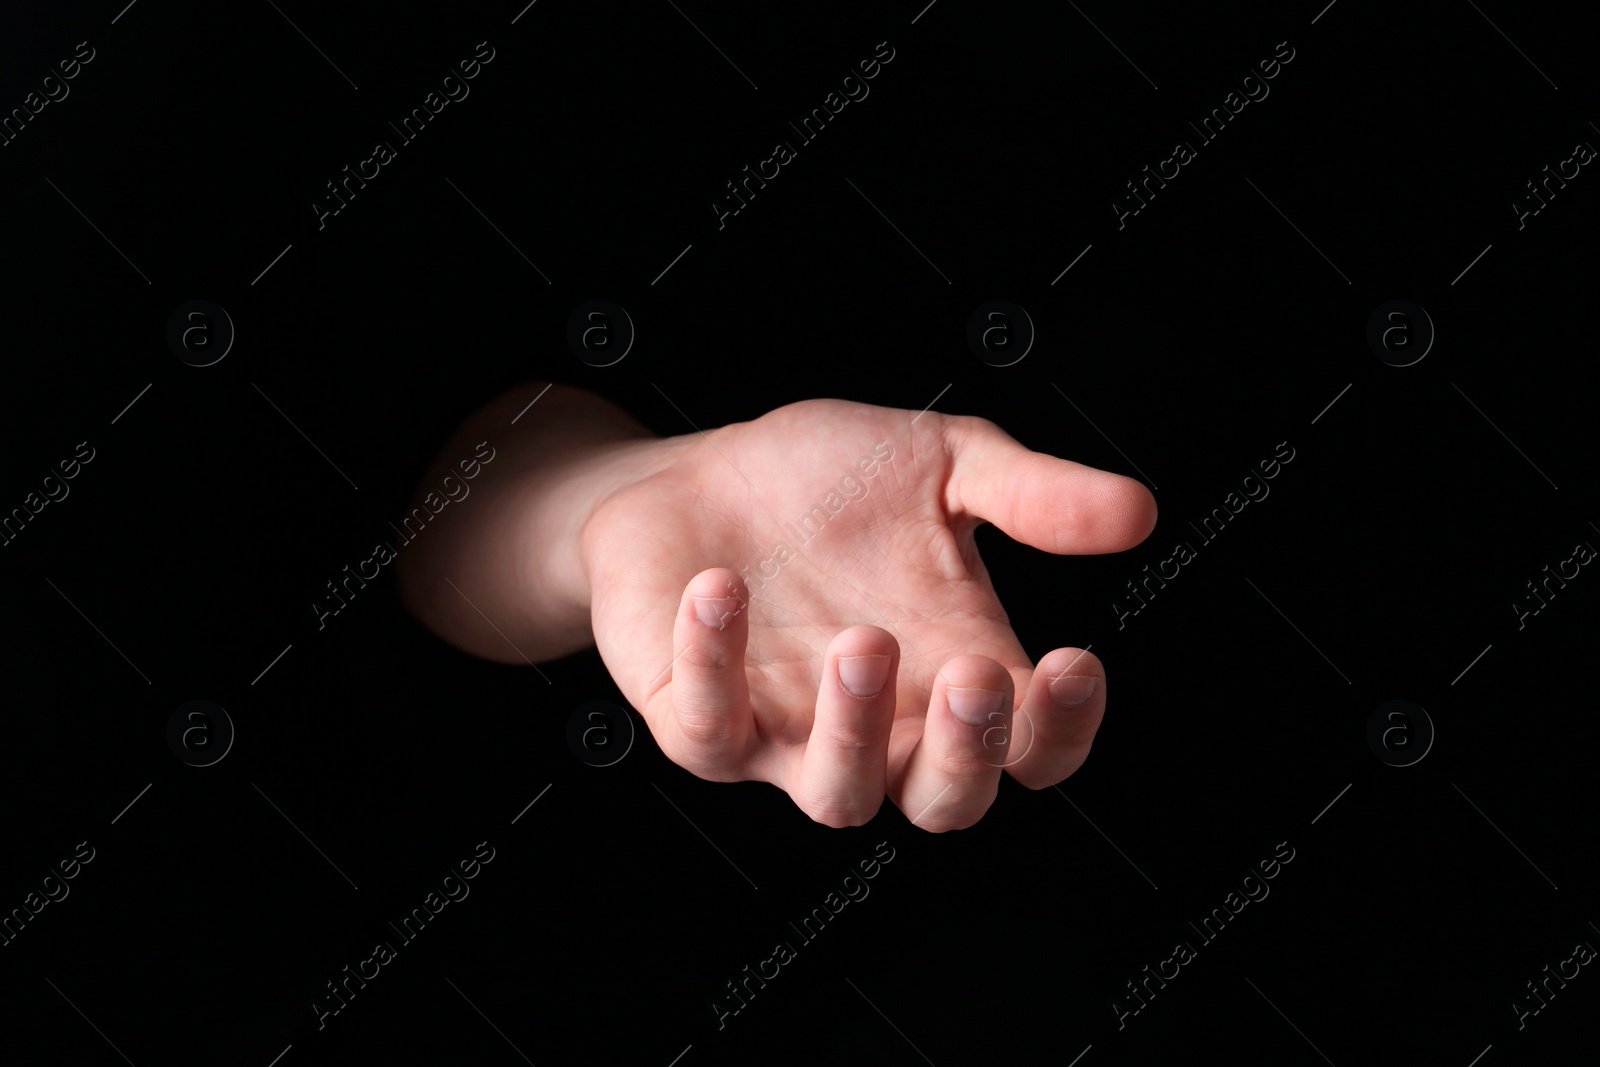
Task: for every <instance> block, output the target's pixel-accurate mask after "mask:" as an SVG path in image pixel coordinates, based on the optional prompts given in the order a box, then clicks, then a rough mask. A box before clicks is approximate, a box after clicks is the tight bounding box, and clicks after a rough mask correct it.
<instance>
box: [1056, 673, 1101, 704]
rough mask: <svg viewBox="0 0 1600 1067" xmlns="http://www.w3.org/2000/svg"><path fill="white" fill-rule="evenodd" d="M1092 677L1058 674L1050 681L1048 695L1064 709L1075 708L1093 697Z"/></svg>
mask: <svg viewBox="0 0 1600 1067" xmlns="http://www.w3.org/2000/svg"><path fill="white" fill-rule="evenodd" d="M1097 680H1098V679H1096V678H1095V677H1094V676H1093V675H1083V674H1058V675H1056V676H1055V677H1054V678H1052V679H1050V695H1051V696H1052V697H1054V698H1055V702H1056V703H1057V704H1060V705H1061V706H1062V707H1064V708H1075V707H1077V706H1078V705H1079V704H1082V703H1083V702H1084V701H1085V700H1088V699H1089V698H1090V697H1091V696H1093V695H1094V684H1095V682H1096V681H1097Z"/></svg>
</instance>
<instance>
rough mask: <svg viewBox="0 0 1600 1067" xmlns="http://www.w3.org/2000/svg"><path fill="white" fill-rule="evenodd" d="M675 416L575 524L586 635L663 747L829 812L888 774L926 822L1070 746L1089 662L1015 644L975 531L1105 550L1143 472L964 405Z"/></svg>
mask: <svg viewBox="0 0 1600 1067" xmlns="http://www.w3.org/2000/svg"><path fill="white" fill-rule="evenodd" d="M690 436H692V437H693V438H694V440H693V441H690V440H688V438H689V437H690ZM675 440H682V441H683V443H684V445H685V447H683V448H682V449H681V450H680V451H679V452H678V453H677V454H676V455H675V457H674V458H673V460H672V461H671V462H670V463H669V464H668V465H667V466H666V467H665V469H662V470H660V471H659V472H657V473H655V474H652V475H650V476H648V477H645V478H643V479H642V480H640V481H637V482H634V483H633V484H630V485H628V486H625V487H624V488H622V489H620V490H618V491H616V492H614V493H612V494H611V495H610V496H609V497H608V498H607V499H606V500H604V501H603V502H602V503H601V504H600V505H599V506H598V507H597V508H596V509H595V511H594V512H593V514H592V516H591V518H590V519H589V521H588V522H587V524H586V525H585V527H584V531H583V537H582V553H583V558H584V560H585V563H586V566H587V569H588V571H589V582H590V587H591V589H592V594H593V599H592V602H591V614H592V624H593V629H594V636H595V642H596V645H597V647H598V649H599V651H600V654H601V656H602V657H603V659H604V660H605V662H606V666H607V668H608V669H609V670H610V672H611V675H612V677H613V678H614V679H615V680H616V682H617V685H618V686H619V688H620V689H621V690H622V692H623V694H624V695H625V696H626V697H627V698H628V700H629V701H630V702H631V703H632V704H633V705H634V707H636V708H638V709H639V710H640V712H641V713H642V714H643V715H644V717H645V720H646V722H647V723H648V724H649V726H650V730H651V732H652V733H653V734H654V735H655V738H656V740H657V742H658V743H659V744H660V746H661V748H662V750H663V751H664V752H665V753H666V755H667V756H668V757H669V758H670V759H672V760H673V761H674V762H675V763H677V764H679V765H680V766H682V767H684V768H686V769H687V770H689V771H691V772H692V773H694V774H696V775H698V776H700V777H702V778H706V779H710V780H713V781H742V780H757V781H765V782H771V783H773V784H774V785H777V786H778V787H780V788H782V789H783V790H785V791H786V792H787V793H788V794H789V795H790V797H792V798H793V799H794V801H795V803H796V804H797V805H798V806H799V807H800V809H801V810H802V811H804V812H805V813H806V814H807V815H809V816H810V817H811V818H812V819H814V820H816V821H818V822H822V823H825V824H827V825H830V826H854V825H861V824H863V823H865V822H867V821H868V820H870V819H871V818H872V817H873V815H875V814H876V813H877V811H878V809H879V807H880V806H881V804H882V802H883V798H884V797H885V796H888V797H890V798H891V799H892V800H893V801H894V802H895V804H896V805H897V806H898V807H899V808H900V809H901V811H903V812H904V813H905V814H906V815H907V817H908V818H910V819H911V820H912V821H913V822H914V823H916V824H917V825H918V826H921V827H923V828H924V829H929V830H934V831H939V830H950V829H959V828H962V827H966V826H970V825H972V824H973V823H975V822H977V821H978V819H980V818H981V817H982V815H983V813H984V812H985V811H986V810H987V809H988V808H989V805H990V804H991V803H992V802H993V800H994V797H995V794H996V792H997V790H998V788H999V777H1000V774H1001V773H1002V772H1004V773H1009V774H1011V775H1012V776H1013V777H1014V778H1016V779H1017V780H1018V781H1020V782H1021V783H1022V784H1024V785H1026V786H1029V787H1030V788H1034V789H1039V788H1043V787H1045V786H1047V785H1050V784H1052V783H1055V782H1059V781H1061V780H1062V779H1064V778H1066V777H1067V776H1068V775H1070V774H1071V773H1072V772H1073V771H1075V770H1076V769H1077V768H1078V767H1079V766H1080V765H1081V764H1082V763H1083V761H1084V759H1085V758H1086V757H1087V755H1088V752H1089V746H1090V743H1091V741H1092V740H1093V738H1094V733H1095V730H1096V729H1097V728H1098V726H1099V723H1100V720H1101V717H1102V715H1103V714H1104V710H1105V695H1106V686H1105V676H1104V669H1103V667H1102V666H1101V664H1100V662H1099V660H1098V659H1097V658H1096V657H1094V656H1093V655H1090V654H1089V653H1087V652H1083V651H1082V650H1080V649H1077V648H1072V647H1063V648H1058V649H1055V650H1053V651H1052V652H1051V653H1049V654H1048V655H1047V656H1045V657H1044V658H1043V659H1042V660H1041V661H1040V662H1039V664H1038V666H1037V668H1036V667H1035V665H1034V664H1033V663H1032V662H1031V661H1030V660H1029V659H1028V657H1027V655H1026V653H1025V652H1024V651H1023V648H1022V645H1021V644H1020V643H1019V642H1018V640H1017V637H1016V634H1015V633H1013V632H1012V630H1011V627H1010V625H1009V624H1008V621H1007V617H1006V613H1005V611H1004V609H1003V608H1002V607H1001V605H1000V600H999V598H998V596H997V595H996V593H995V590H994V587H993V585H992V584H991V583H990V581H989V575H988V571H987V570H986V569H985V567H984V565H983V562H982V560H981V559H980V558H979V556H978V552H977V547H976V545H975V543H974V541H973V531H974V530H975V529H976V527H977V526H978V525H980V524H981V523H983V522H991V523H993V524H994V525H995V526H997V527H999V528H1000V529H1001V530H1002V531H1004V532H1005V533H1006V534H1008V535H1009V536H1011V537H1012V538H1014V539H1016V540H1018V541H1021V542H1023V543H1025V544H1029V545H1031V546H1033V547H1035V548H1038V549H1042V550H1044V551H1046V552H1051V553H1056V554H1088V553H1104V552H1117V551H1122V550H1124V549H1127V548H1131V547H1132V546H1134V545H1136V544H1138V543H1139V542H1140V541H1142V540H1144V538H1145V537H1146V536H1148V535H1149V533H1150V531H1151V529H1152V528H1153V527H1154V525H1155V517H1156V507H1155V501H1154V499H1153V498H1152V497H1151V495H1150V493H1149V492H1148V491H1147V490H1146V489H1145V488H1144V486H1142V485H1141V484H1140V483H1138V482H1136V481H1134V480H1132V479H1130V478H1125V477H1122V476H1120V475H1116V474H1110V473H1107V472H1104V471H1100V470H1096V469H1094V468H1091V467H1086V466H1083V465H1082V464H1078V463H1073V462H1071V461H1068V460H1063V459H1057V458H1055V457H1052V456H1047V455H1044V454H1042V453H1038V452H1032V451H1029V450H1028V449H1026V448H1024V447H1023V446H1022V445H1021V444H1019V443H1018V442H1017V441H1015V440H1014V439H1012V438H1011V437H1010V436H1008V435H1007V434H1005V433H1004V432H1003V431H1002V430H1000V429H999V427H997V426H995V425H994V424H993V423H991V422H988V421H987V420H984V419H979V418H973V417H967V416H949V415H941V414H938V413H936V412H932V411H929V412H925V413H921V414H918V413H916V412H911V411H904V410H900V409H895V408H884V407H875V406H871V405H867V404H859V403H852V402H848V401H842V400H808V401H802V402H800V403H795V404H790V405H787V406H785V407H781V408H778V409H776V410H774V411H772V412H770V413H768V414H766V415H764V416H762V417H761V418H758V419H755V420H753V421H751V422H746V423H736V424H733V425H729V426H724V427H721V428H719V429H715V430H710V431H706V432H705V433H704V434H695V435H686V437H685V438H684V439H675ZM741 572H743V574H741ZM744 575H748V581H747V580H746V578H745V577H744Z"/></svg>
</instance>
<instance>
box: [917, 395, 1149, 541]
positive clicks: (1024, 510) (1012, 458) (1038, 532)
mask: <svg viewBox="0 0 1600 1067" xmlns="http://www.w3.org/2000/svg"><path fill="white" fill-rule="evenodd" d="M943 420H944V435H945V448H946V449H947V450H948V452H949V454H950V455H951V457H952V463H951V469H950V477H949V479H948V481H947V482H946V484H945V507H946V510H947V511H948V512H949V513H950V514H951V515H952V516H961V517H971V518H976V519H979V520H982V521H985V522H991V523H993V524H994V525H996V526H998V527H999V528H1000V529H1001V530H1002V531H1004V532H1005V533H1006V535H1007V536H1009V537H1011V538H1012V539H1013V540H1016V541H1021V542H1022V543H1023V544H1025V545H1032V546H1033V547H1034V548H1037V549H1041V550H1042V551H1045V552H1051V553H1054V554H1055V555H1096V554H1100V553H1106V552H1122V551H1125V550H1127V549H1130V548H1132V547H1133V546H1134V545H1137V544H1138V543H1139V542H1141V541H1143V540H1144V539H1145V538H1146V537H1148V536H1150V532H1151V531H1152V530H1154V529H1155V525H1156V500H1155V497H1154V496H1152V495H1151V493H1150V490H1148V489H1146V488H1145V487H1144V484H1143V483H1142V482H1139V481H1136V480H1135V479H1133V478H1128V477H1125V476H1123V475H1121V474H1112V473H1111V472H1109V471H1103V470H1099V469H1097V468H1095V467H1088V466H1085V465H1084V464H1082V463H1074V462H1073V461H1072V460H1070V459H1058V458H1056V457H1055V456H1049V455H1046V454H1044V453H1043V452H1034V451H1032V450H1030V449H1028V448H1024V447H1023V446H1022V445H1021V444H1020V443H1019V442H1018V441H1017V440H1016V439H1015V438H1014V437H1012V436H1011V435H1010V434H1008V433H1006V432H1005V431H1004V430H1002V429H1001V428H1000V427H999V426H996V425H995V424H994V423H993V422H990V421H989V420H988V419H983V418H977V417H974V416H970V415H955V416H950V415H947V416H944V417H943Z"/></svg>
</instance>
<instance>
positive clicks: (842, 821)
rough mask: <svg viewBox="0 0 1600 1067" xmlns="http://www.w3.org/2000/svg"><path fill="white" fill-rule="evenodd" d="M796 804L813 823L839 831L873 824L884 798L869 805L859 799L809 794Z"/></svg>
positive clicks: (799, 799)
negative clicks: (848, 827) (849, 827)
mask: <svg viewBox="0 0 1600 1067" xmlns="http://www.w3.org/2000/svg"><path fill="white" fill-rule="evenodd" d="M796 803H797V805H798V806H799V808H800V810H801V811H803V812H805V813H806V817H807V818H809V819H810V820H811V821H812V822H817V823H821V824H822V825H824V826H829V827H832V828H834V829H836V830H838V829H844V828H845V827H847V826H865V825H866V824H867V823H869V822H871V821H872V820H873V818H874V816H876V815H877V814H878V809H879V807H881V806H882V804H883V798H882V797H879V798H878V800H877V802H876V803H872V804H868V803H864V802H863V798H859V797H844V796H838V795H810V794H808V795H805V796H803V797H800V798H798V799H797V801H796Z"/></svg>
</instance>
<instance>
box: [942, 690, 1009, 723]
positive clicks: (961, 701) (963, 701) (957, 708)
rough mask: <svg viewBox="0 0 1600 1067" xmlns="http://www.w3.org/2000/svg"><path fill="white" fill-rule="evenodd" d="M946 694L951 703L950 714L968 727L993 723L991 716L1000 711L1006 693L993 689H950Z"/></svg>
mask: <svg viewBox="0 0 1600 1067" xmlns="http://www.w3.org/2000/svg"><path fill="white" fill-rule="evenodd" d="M944 694H945V699H946V700H948V701H950V713H951V714H952V715H954V716H955V717H956V718H958V719H960V720H961V721H962V722H964V723H966V724H967V725H968V726H987V725H989V723H990V722H992V721H993V720H991V719H990V716H991V715H993V714H994V713H995V712H997V711H999V710H1000V702H1001V701H1002V700H1004V699H1005V694H1004V693H997V692H995V691H994V690H993V689H978V688H964V689H956V688H948V689H946V690H945V691H944Z"/></svg>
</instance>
